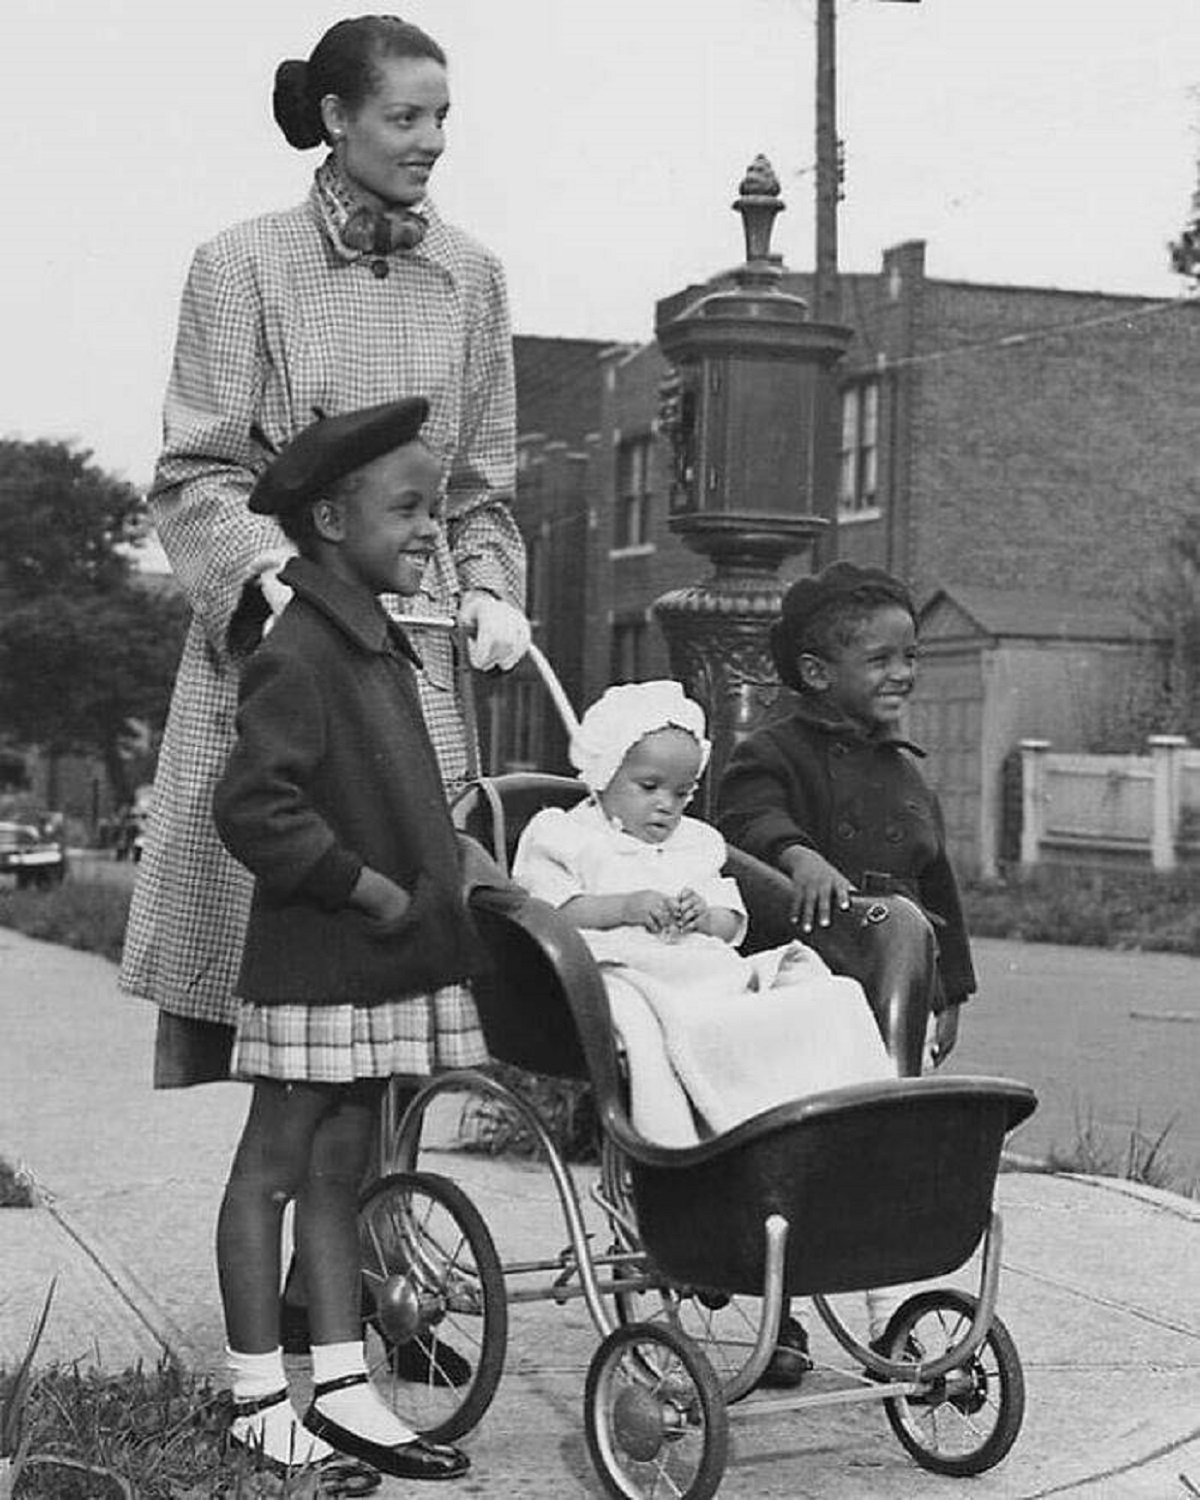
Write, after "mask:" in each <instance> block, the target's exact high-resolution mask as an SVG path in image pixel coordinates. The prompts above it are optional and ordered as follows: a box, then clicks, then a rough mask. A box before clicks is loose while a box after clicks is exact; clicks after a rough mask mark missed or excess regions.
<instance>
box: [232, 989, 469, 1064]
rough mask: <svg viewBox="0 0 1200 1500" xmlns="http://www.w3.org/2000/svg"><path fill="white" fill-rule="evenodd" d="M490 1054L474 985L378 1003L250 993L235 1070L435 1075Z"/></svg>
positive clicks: (243, 1011)
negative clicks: (305, 1001) (259, 1000)
mask: <svg viewBox="0 0 1200 1500" xmlns="http://www.w3.org/2000/svg"><path fill="white" fill-rule="evenodd" d="M487 1060H488V1053H487V1048H486V1046H485V1045H484V1041H483V1033H482V1031H481V1030H480V1028H479V1018H478V1015H477V1014H476V1010H475V1002H474V1000H473V999H472V998H471V991H470V990H469V989H468V988H467V986H466V985H465V984H448V985H444V986H443V987H442V988H441V989H439V990H435V991H434V992H433V994H431V995H411V996H409V997H408V998H407V999H403V1000H384V1001H381V1002H380V1003H379V1004H377V1005H350V1004H334V1005H300V1004H296V1005H290V1004H287V1003H284V1004H282V1005H254V1004H252V1003H251V1002H250V1001H246V1000H243V1001H242V1003H241V1006H240V1009H239V1011H238V1020H237V1036H236V1038H235V1040H234V1045H233V1065H232V1068H231V1072H232V1074H233V1076H234V1077H235V1078H245V1079H252V1078H274V1079H278V1080H280V1081H282V1082H286V1083H352V1082H354V1080H355V1079H357V1078H392V1077H410V1078H427V1077H428V1076H429V1075H430V1074H431V1073H439V1072H445V1071H446V1070H447V1069H450V1068H474V1067H479V1066H480V1065H481V1064H483V1063H486V1062H487Z"/></svg>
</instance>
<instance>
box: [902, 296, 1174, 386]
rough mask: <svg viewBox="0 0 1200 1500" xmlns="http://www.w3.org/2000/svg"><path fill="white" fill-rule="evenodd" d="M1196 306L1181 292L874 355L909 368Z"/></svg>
mask: <svg viewBox="0 0 1200 1500" xmlns="http://www.w3.org/2000/svg"><path fill="white" fill-rule="evenodd" d="M1196 306H1200V296H1198V295H1197V294H1195V293H1190V294H1182V295H1180V296H1178V297H1172V298H1171V299H1170V300H1169V301H1165V302H1152V303H1150V304H1149V305H1148V306H1146V307H1140V308H1137V309H1135V310H1134V311H1128V310H1127V311H1125V312H1111V313H1101V314H1098V315H1097V316H1096V317H1094V318H1081V319H1079V320H1078V321H1077V322H1075V323H1043V324H1041V325H1040V326H1038V327H1036V328H1024V329H1022V330H1021V331H1020V332H1019V333H1006V334H1002V335H1001V336H1000V337H999V338H991V339H973V340H970V341H968V342H966V343H962V344H953V345H950V346H949V347H947V348H945V349H929V350H926V352H925V353H924V354H901V355H898V356H896V357H895V358H892V357H889V356H888V355H886V354H884V353H882V352H881V353H879V354H877V355H876V359H877V361H878V362H879V368H880V369H881V370H899V369H908V368H911V367H912V366H914V365H927V364H933V363H934V362H936V361H938V360H943V359H952V358H953V357H954V356H955V355H956V354H979V353H982V352H985V351H987V350H990V349H1017V348H1020V347H1021V346H1022V345H1023V344H1032V343H1035V342H1037V341H1038V340H1041V339H1048V338H1062V337H1064V336H1069V335H1071V334H1075V333H1085V332H1089V331H1090V330H1092V329H1094V328H1104V327H1108V326H1111V325H1113V324H1116V323H1124V324H1125V325H1126V326H1127V327H1128V326H1131V325H1132V324H1134V323H1140V322H1142V321H1143V320H1144V319H1146V318H1153V317H1157V316H1158V315H1159V314H1160V313H1164V312H1170V311H1172V310H1173V309H1175V308H1178V307H1196Z"/></svg>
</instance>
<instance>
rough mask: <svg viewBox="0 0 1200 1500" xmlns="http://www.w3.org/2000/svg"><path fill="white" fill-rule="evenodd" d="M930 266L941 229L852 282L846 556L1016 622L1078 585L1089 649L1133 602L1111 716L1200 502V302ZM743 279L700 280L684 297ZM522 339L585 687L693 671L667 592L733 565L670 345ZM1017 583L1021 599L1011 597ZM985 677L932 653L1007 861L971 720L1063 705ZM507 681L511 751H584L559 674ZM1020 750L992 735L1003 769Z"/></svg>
mask: <svg viewBox="0 0 1200 1500" xmlns="http://www.w3.org/2000/svg"><path fill="white" fill-rule="evenodd" d="M924 262H925V247H924V244H923V243H922V242H920V241H913V242H909V243H906V244H902V245H898V246H896V247H894V248H892V249H890V250H889V251H887V252H886V253H885V255H884V257H883V261H882V266H881V269H880V271H879V272H878V273H876V274H870V275H847V276H844V277H843V278H842V286H841V291H842V321H844V322H845V323H847V324H849V325H850V326H851V327H852V328H853V329H854V340H853V342H852V344H851V346H850V349H849V351H848V353H847V356H846V358H845V359H844V361H843V362H842V364H841V365H840V366H839V368H838V379H839V384H840V387H841V410H842V425H841V444H840V454H839V484H838V490H837V494H836V497H831V498H833V499H834V503H835V505H836V516H835V517H831V518H830V519H831V520H836V527H835V528H834V529H833V531H832V532H831V535H830V540H829V543H828V545H827V547H826V555H827V556H828V555H832V554H833V552H834V550H835V549H836V551H837V552H838V553H839V554H840V555H841V556H843V557H848V558H850V559H852V560H854V561H857V562H862V563H877V564H880V565H882V566H884V567H887V568H890V569H891V570H892V571H894V572H896V573H898V574H899V575H901V576H902V577H904V578H905V579H906V580H907V581H908V582H909V583H910V585H911V586H912V587H913V589H914V591H915V592H916V594H917V596H918V598H919V599H921V600H922V601H925V600H930V601H932V600H933V599H934V598H935V596H938V595H939V593H940V594H942V595H943V596H947V597H949V598H951V599H954V598H964V597H965V598H978V597H979V594H978V591H979V590H987V591H988V598H989V601H990V604H989V609H990V617H994V619H995V620H999V621H1001V622H1002V631H1001V633H1002V634H1005V633H1007V634H1011V633H1012V631H1013V630H1015V629H1016V628H1017V625H1018V624H1019V620H1020V618H1021V616H1022V614H1023V612H1024V613H1026V614H1027V613H1028V610H1029V608H1030V605H1031V601H1037V600H1039V599H1040V600H1041V601H1042V602H1043V603H1045V604H1047V605H1050V604H1052V605H1053V612H1054V618H1055V621H1056V626H1055V635H1054V640H1055V641H1057V642H1058V643H1060V644H1061V645H1062V646H1063V648H1064V650H1066V648H1067V647H1068V645H1069V644H1070V642H1071V641H1072V640H1073V639H1074V637H1075V636H1076V635H1078V637H1079V639H1080V640H1083V641H1086V640H1089V639H1091V638H1092V637H1093V636H1094V632H1095V618H1096V615H1095V610H1096V604H1097V601H1099V600H1102V601H1104V602H1105V603H1106V605H1107V606H1108V607H1109V608H1108V616H1107V618H1108V620H1109V622H1110V626H1111V621H1112V620H1113V619H1117V620H1118V621H1119V619H1120V617H1121V615H1122V611H1123V612H1124V617H1125V618H1127V619H1128V620H1129V632H1128V645H1129V651H1128V652H1127V653H1123V652H1122V650H1121V641H1120V639H1117V640H1110V639H1107V637H1108V636H1112V634H1113V630H1112V629H1111V628H1110V627H1106V631H1107V635H1106V645H1107V649H1108V652H1109V661H1110V667H1111V672H1112V676H1111V677H1109V676H1106V675H1105V674H1097V675H1095V676H1094V677H1093V678H1091V679H1089V684H1088V685H1085V684H1080V686H1079V691H1078V694H1077V703H1076V707H1077V709H1078V712H1077V713H1076V714H1075V715H1074V716H1073V720H1072V722H1077V723H1079V724H1081V725H1086V723H1087V722H1088V720H1089V716H1090V717H1091V718H1093V719H1095V718H1103V717H1105V715H1107V716H1108V717H1110V718H1111V712H1112V701H1113V700H1114V698H1116V697H1127V696H1130V695H1129V693H1128V691H1127V689H1126V688H1125V687H1124V686H1122V685H1121V684H1120V678H1121V674H1122V673H1123V672H1129V673H1134V674H1136V673H1145V672H1146V671H1147V666H1146V662H1147V658H1146V654H1145V630H1144V629H1143V628H1141V627H1139V626H1138V624H1137V622H1136V619H1135V614H1136V610H1135V608H1134V605H1135V602H1136V595H1137V593H1138V591H1139V589H1141V588H1143V587H1146V586H1148V585H1151V584H1152V582H1153V579H1154V578H1155V576H1156V574H1157V573H1158V571H1159V569H1160V568H1161V566H1162V563H1163V561H1164V559H1165V557H1166V554H1167V549H1168V547H1169V545H1170V539H1171V536H1172V533H1173V532H1174V530H1175V528H1176V527H1177V525H1178V524H1179V522H1180V521H1181V519H1182V518H1183V516H1184V515H1186V514H1188V513H1189V512H1194V511H1195V510H1196V508H1197V506H1198V505H1200V486H1198V484H1197V479H1198V471H1200V434H1198V433H1197V430H1196V424H1195V418H1194V407H1195V397H1194V392H1195V390H1196V388H1197V385H1198V384H1200V307H1198V306H1197V305H1195V304H1193V303H1190V302H1177V303H1161V302H1155V301H1151V300H1149V299H1146V298H1139V297H1126V296H1111V295H1106V294H1103V293H1095V292H1075V291H1064V290H1056V289H1043V288H1034V287H1005V286H984V285H977V284H973V283H967V282H950V281H938V280H932V279H930V278H928V277H927V276H926V274H925V263H924ZM724 280H725V278H724V277H717V278H714V281H713V282H711V283H709V284H708V285H707V286H702V287H689V288H685V289H683V290H682V291H680V292H678V293H676V294H674V295H673V296H671V297H669V298H667V299H665V300H664V302H663V303H661V304H660V314H661V313H666V314H667V315H671V314H673V313H675V312H677V311H678V310H680V309H681V308H682V307H683V306H684V305H685V304H686V303H687V302H688V301H690V300H692V299H693V298H694V297H696V296H698V295H700V294H702V293H703V292H704V291H707V290H712V289H713V288H714V287H715V286H718V285H720V284H721V283H722V282H723V281H724ZM784 284H785V286H786V288H787V289H788V290H789V291H794V292H797V293H798V294H799V295H801V296H806V295H807V294H808V292H809V291H810V278H809V277H807V276H806V275H800V274H792V273H789V274H788V275H787V276H786V278H785V283H784ZM516 343H517V362H518V416H519V424H520V432H521V445H520V454H521V473H520V480H519V485H518V514H519V517H520V521H521V525H522V529H523V530H524V531H525V534H526V536H527V539H528V540H529V541H530V543H531V555H532V559H533V564H534V565H533V568H532V575H533V595H532V609H533V613H534V615H535V617H536V619H537V624H538V639H539V642H540V644H541V645H542V647H543V649H544V650H545V651H546V653H547V655H548V656H549V658H550V660H551V661H552V662H553V663H554V664H555V666H556V668H557V669H558V670H559V673H560V676H562V678H563V681H564V685H565V686H567V689H568V693H569V695H570V696H571V698H572V701H573V702H575V703H576V704H577V705H582V704H585V703H587V702H589V701H590V700H591V699H592V698H594V697H595V696H596V695H597V694H598V693H599V692H600V691H601V690H602V689H603V688H604V687H605V686H606V684H607V683H609V682H612V681H621V680H629V679H636V678H641V677H648V676H655V675H660V674H663V673H665V672H666V671H667V670H668V663H667V657H666V651H665V647H664V645H663V642H662V639H661V636H660V635H659V632H658V629H657V626H656V625H655V624H654V622H653V617H652V615H651V614H650V607H651V605H652V604H653V602H654V600H655V599H657V598H658V597H659V596H660V595H661V594H663V593H665V592H666V591H667V590H669V589H672V588H675V587H678V586H679V585H680V584H683V583H686V582H689V581H692V580H695V579H697V578H699V577H701V576H703V575H704V574H705V573H706V571H707V568H708V564H707V562H706V561H705V560H704V559H702V558H700V557H698V556H696V555H694V554H692V553H691V552H689V551H688V550H687V549H686V548H684V547H683V546H682V544H681V543H680V542H679V540H678V538H677V537H675V536H674V535H673V534H672V533H671V532H670V530H669V529H668V526H667V504H668V488H667V475H668V473H669V454H668V450H667V445H666V443H665V442H664V441H663V440H662V439H661V438H660V437H659V436H658V435H657V423H656V418H657V410H658V401H659V383H660V381H661V380H662V378H663V376H664V375H665V374H666V373H667V366H666V363H665V361H664V359H663V357H662V354H661V352H660V351H659V349H658V347H657V345H656V344H654V343H649V344H645V345H641V346H635V347H629V346H605V345H602V344H597V343H594V342H589V341H581V340H544V339H523V338H518V339H517V341H516ZM749 503H750V504H752V503H753V502H752V498H751V499H750V501H749ZM793 566H794V567H796V569H797V570H799V569H800V568H801V567H802V565H801V564H799V563H797V564H794V565H793ZM1004 593H1007V594H1009V595H1010V596H1011V597H1010V600H1009V603H1010V605H1011V608H1005V607H1003V605H1002V602H1001V601H1000V600H999V599H998V598H997V596H998V595H1000V594H1004ZM985 625H986V622H985ZM998 628H999V627H998ZM981 629H985V626H981ZM985 633H986V629H985ZM1018 633H1019V632H1018ZM1117 634H1118V636H1119V630H1118V632H1117ZM930 665H931V667H932V666H933V665H934V664H933V662H932V661H931V663H930ZM969 676H970V680H971V682H972V683H973V684H974V686H973V687H972V689H971V691H972V692H978V693H984V694H986V692H987V691H988V690H989V689H988V682H989V681H990V678H989V676H988V674H987V673H982V672H980V673H974V672H972V673H971V674H969ZM962 680H963V679H962V674H961V673H959V674H957V675H956V674H954V673H951V672H949V671H948V670H947V671H945V672H942V673H940V674H939V673H937V672H934V671H931V672H930V674H929V678H928V680H927V682H926V684H925V686H924V688H923V689H922V694H921V713H920V715H919V718H920V727H921V729H922V731H923V732H924V733H926V734H927V735H928V736H929V743H930V750H931V755H930V760H929V763H928V764H929V769H930V774H931V779H933V780H934V781H935V782H940V783H941V784H942V790H943V792H944V794H945V795H946V797H947V800H948V801H949V802H950V803H951V804H952V805H954V806H955V807H957V808H962V809H966V810H970V811H969V812H967V811H964V813H963V816H962V818H961V819H959V820H957V823H958V826H957V827H956V828H955V830H954V839H955V845H956V849H957V851H958V853H959V855H960V858H961V859H962V860H963V862H964V864H966V865H968V866H971V867H975V868H982V869H984V870H988V869H991V868H992V867H993V865H994V861H995V857H996V850H995V842H996V837H995V830H996V828H997V826H998V824H999V820H1000V815H999V812H998V811H997V808H996V806H995V803H996V799H997V798H998V797H999V795H1000V790H999V787H998V786H995V785H982V784H980V783H978V781H975V782H972V783H970V784H966V783H964V784H963V785H961V786H960V785H958V784H957V780H956V778H959V777H960V776H962V775H967V774H969V775H971V776H974V777H978V776H979V774H980V772H979V771H978V769H975V770H973V771H971V772H969V773H967V772H966V771H962V770H961V769H960V768H962V767H964V766H966V765H967V764H968V763H970V764H973V765H976V766H978V764H979V762H978V761H977V760H972V758H971V757H965V756H963V755H962V754H961V748H960V747H959V748H957V749H955V750H954V751H951V749H950V746H951V745H952V744H953V745H956V746H957V742H958V740H961V735H958V734H956V732H955V731H954V726H955V725H956V724H959V723H960V721H961V722H963V723H966V722H972V723H974V722H980V723H1001V722H1003V724H1004V726H1005V730H1004V732H1005V733H1006V734H1008V735H1012V736H1017V737H1019V736H1020V735H1031V734H1037V733H1038V732H1039V730H1038V726H1037V723H1036V722H1035V721H1036V719H1037V717H1038V715H1039V714H1040V713H1041V712H1042V709H1041V708H1039V705H1038V695H1036V694H1033V693H1030V694H1028V695H1026V697H1027V700H1028V701H1025V699H1024V698H1023V696H1022V693H1021V690H1020V685H1019V684H1017V686H1016V687H1015V688H1014V687H1013V685H1012V684H1011V683H1010V684H1008V685H1007V686H1006V692H1007V693H1008V695H1009V701H1008V703H1007V705H1006V709H1005V713H1004V714H1003V715H996V714H994V713H991V712H990V711H985V709H984V707H983V706H981V704H972V705H966V704H964V703H963V702H962V701H960V700H961V696H962V695H961V691H960V689H961V683H962ZM1085 686H1087V691H1085ZM503 691H504V693H505V695H506V707H507V709H508V710H509V711H508V712H507V713H506V714H505V715H504V716H503V717H502V718H501V719H500V720H499V722H501V723H503V724H504V726H505V727H504V729H503V732H498V733H496V734H495V735H494V736H493V746H492V748H493V752H494V756H495V763H498V764H503V763H506V762H514V761H520V762H522V763H531V762H532V763H535V764H538V765H542V766H545V767H547V768H549V767H552V766H561V765H562V760H561V755H562V738H561V735H560V734H559V733H558V732H557V729H556V727H555V724H554V722H553V716H551V715H547V714H546V713H545V712H544V711H543V710H542V709H539V708H537V707H535V706H534V704H535V699H536V697H537V691H536V688H535V687H532V686H522V685H521V682H520V678H519V677H518V680H517V681H515V682H512V683H510V684H508V685H506V686H505V688H504V690H503ZM1088 692H1090V693H1091V694H1092V696H1091V698H1088ZM943 697H944V698H945V702H944V703H943V702H942V701H941V700H942V698H943ZM1085 699H1087V701H1084V700H1085ZM1031 720H1033V721H1034V722H1031ZM1083 733H1084V731H1083V730H1082V729H1081V730H1080V734H1083ZM939 744H944V745H946V747H947V750H946V753H945V754H944V755H943V756H942V757H940V758H939V754H938V747H939ZM1011 748H1012V746H1011V745H1010V744H1005V745H1003V746H1001V745H995V746H991V747H990V748H989V750H988V753H987V755H986V756H985V757H984V758H983V764H984V765H986V766H994V765H995V764H997V763H998V762H999V761H1001V760H1003V758H1004V756H1005V755H1006V754H1007V753H1008V751H1009V750H1010V749H1011ZM1063 748H1068V747H1067V746H1065V745H1064V746H1063ZM518 751H519V752H520V753H517V752H518ZM987 774H990V773H987Z"/></svg>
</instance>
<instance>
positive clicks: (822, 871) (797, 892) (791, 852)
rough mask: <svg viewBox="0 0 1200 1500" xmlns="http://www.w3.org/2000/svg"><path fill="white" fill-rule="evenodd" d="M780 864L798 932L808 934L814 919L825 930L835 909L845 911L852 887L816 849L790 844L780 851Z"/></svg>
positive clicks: (848, 903)
mask: <svg viewBox="0 0 1200 1500" xmlns="http://www.w3.org/2000/svg"><path fill="white" fill-rule="evenodd" d="M780 863H781V864H782V865H783V867H784V869H785V870H786V871H787V873H788V875H789V876H790V877H791V882H792V921H793V922H794V923H795V924H796V925H797V926H798V927H799V928H800V930H801V932H811V931H812V930H813V921H814V919H815V920H816V921H817V922H818V923H819V924H820V925H821V926H822V927H828V926H829V919H830V916H831V915H832V912H833V909H834V907H835V906H837V907H838V908H840V909H841V910H842V911H845V910H846V908H847V907H848V906H849V905H850V894H851V892H852V891H853V890H854V887H853V886H852V885H851V884H850V882H849V881H848V880H847V879H846V877H845V876H844V875H843V874H842V872H841V871H840V870H839V869H837V868H835V867H834V866H833V865H831V864H830V863H829V861H828V860H827V859H825V858H824V857H823V856H822V855H820V854H818V853H817V851H816V850H815V849H809V848H806V847H805V846H804V845H803V844H793V845H792V846H791V847H790V848H788V849H785V850H784V851H783V854H782V856H781V859H780Z"/></svg>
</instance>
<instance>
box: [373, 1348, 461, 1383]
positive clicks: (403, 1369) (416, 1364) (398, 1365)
mask: <svg viewBox="0 0 1200 1500" xmlns="http://www.w3.org/2000/svg"><path fill="white" fill-rule="evenodd" d="M381 1337H382V1335H381ZM388 1366H389V1368H390V1369H391V1371H392V1374H393V1375H395V1376H396V1377H397V1378H398V1379H400V1380H407V1381H410V1382H411V1383H412V1384H413V1385H436V1386H453V1387H455V1388H459V1387H461V1386H464V1385H466V1384H468V1382H469V1381H470V1379H471V1376H472V1374H473V1373H474V1371H473V1370H472V1369H471V1366H470V1364H469V1363H468V1362H467V1361H466V1360H465V1359H464V1358H463V1357H462V1355H461V1354H460V1353H459V1352H458V1350H457V1349H452V1348H451V1347H450V1345H449V1344H447V1343H444V1342H443V1341H442V1340H441V1339H438V1340H436V1341H435V1342H434V1344H433V1346H432V1348H428V1349H427V1348H426V1347H425V1345H424V1344H423V1343H421V1341H420V1340H419V1339H410V1340H409V1341H408V1343H406V1344H393V1345H392V1346H391V1347H390V1348H389V1350H388Z"/></svg>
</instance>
